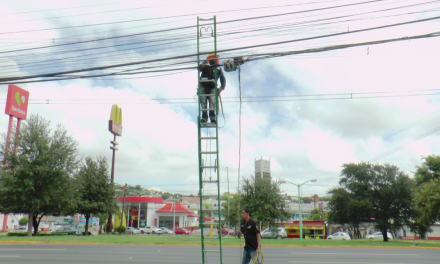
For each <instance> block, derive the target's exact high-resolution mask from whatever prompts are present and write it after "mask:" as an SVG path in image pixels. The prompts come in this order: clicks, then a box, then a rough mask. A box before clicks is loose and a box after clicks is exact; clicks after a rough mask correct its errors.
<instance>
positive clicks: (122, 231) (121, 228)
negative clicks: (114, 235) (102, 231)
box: [116, 226, 126, 233]
mask: <svg viewBox="0 0 440 264" xmlns="http://www.w3.org/2000/svg"><path fill="white" fill-rule="evenodd" d="M125 230H126V228H125V226H118V227H117V228H116V231H117V232H120V233H125Z"/></svg>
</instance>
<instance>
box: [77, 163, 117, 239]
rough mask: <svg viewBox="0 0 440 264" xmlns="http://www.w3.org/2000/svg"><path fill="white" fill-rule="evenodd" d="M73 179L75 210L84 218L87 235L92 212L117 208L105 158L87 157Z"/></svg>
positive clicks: (103, 211) (104, 211)
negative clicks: (74, 181)
mask: <svg viewBox="0 0 440 264" xmlns="http://www.w3.org/2000/svg"><path fill="white" fill-rule="evenodd" d="M75 179H76V184H75V185H76V186H75V187H76V197H77V211H78V213H81V214H84V216H85V218H86V226H85V234H86V235H88V229H89V219H90V216H91V215H92V214H100V213H108V212H111V211H114V210H115V209H116V208H117V204H116V200H115V190H114V188H113V185H112V184H111V183H110V177H109V172H108V165H107V159H106V158H104V157H98V158H97V159H96V161H94V160H93V159H92V158H91V157H87V158H86V159H85V160H84V162H83V164H82V165H81V166H80V169H79V171H78V173H77V174H76V175H75Z"/></svg>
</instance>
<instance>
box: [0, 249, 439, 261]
mask: <svg viewBox="0 0 440 264" xmlns="http://www.w3.org/2000/svg"><path fill="white" fill-rule="evenodd" d="M263 252H264V257H265V261H264V263H265V264H292V263H301V264H438V263H440V251H439V250H420V249H411V250H408V249H359V248H356V249H354V248H263ZM211 254H212V256H210V257H209V258H208V264H211V263H219V262H218V260H217V261H215V257H214V256H215V254H217V253H211ZM239 254H240V252H239V250H238V248H231V247H225V248H224V249H223V256H224V257H223V263H224V264H240V263H241V262H240V261H239ZM27 263H29V264H52V263H53V264H55V263H56V264H59V263H62V264H89V263H90V264H95V263H100V264H101V263H106V264H113V263H114V264H116V263H118V264H120V263H151V264H162V263H163V264H165V263H167V264H175V263H176V264H177V263H178V264H195V263H202V261H201V253H200V248H198V247H181V246H122V245H110V246H103V245H20V244H15V245H5V244H0V264H27Z"/></svg>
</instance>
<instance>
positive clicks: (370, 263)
mask: <svg viewBox="0 0 440 264" xmlns="http://www.w3.org/2000/svg"><path fill="white" fill-rule="evenodd" d="M289 262H290V263H320V264H324V263H328V264H412V263H400V262H356V261H348V262H347V261H345V262H341V261H325V262H322V261H309V260H298V261H297V260H291V261H289Z"/></svg>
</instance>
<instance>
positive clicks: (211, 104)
mask: <svg viewBox="0 0 440 264" xmlns="http://www.w3.org/2000/svg"><path fill="white" fill-rule="evenodd" d="M200 94H215V90H214V88H205V87H203V86H201V88H200ZM208 99H209V108H208V107H207V104H208ZM200 101H201V102H202V109H215V95H213V96H201V98H200ZM202 118H203V119H205V121H208V112H207V111H202ZM209 118H210V119H214V120H215V119H216V118H215V110H214V111H212V110H211V111H209Z"/></svg>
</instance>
